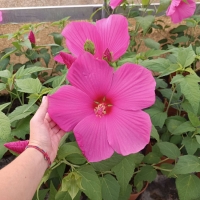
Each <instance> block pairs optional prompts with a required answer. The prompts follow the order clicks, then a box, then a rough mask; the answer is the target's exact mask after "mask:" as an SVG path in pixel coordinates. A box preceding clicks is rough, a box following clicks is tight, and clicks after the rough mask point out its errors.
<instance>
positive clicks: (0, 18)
mask: <svg viewBox="0 0 200 200" xmlns="http://www.w3.org/2000/svg"><path fill="white" fill-rule="evenodd" d="M2 21H3V15H2V12H1V11H0V22H2Z"/></svg>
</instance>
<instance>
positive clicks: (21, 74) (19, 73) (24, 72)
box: [15, 66, 50, 79]
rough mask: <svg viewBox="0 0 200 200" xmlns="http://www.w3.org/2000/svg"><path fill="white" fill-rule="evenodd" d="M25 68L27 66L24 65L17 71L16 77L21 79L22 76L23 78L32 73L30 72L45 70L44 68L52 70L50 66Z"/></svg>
mask: <svg viewBox="0 0 200 200" xmlns="http://www.w3.org/2000/svg"><path fill="white" fill-rule="evenodd" d="M24 68H25V66H22V67H20V68H19V70H18V71H17V72H16V74H15V77H16V78H17V79H20V78H22V77H24V76H27V75H30V74H32V73H35V72H40V71H43V70H50V68H46V67H37V66H34V67H29V68H26V69H24Z"/></svg>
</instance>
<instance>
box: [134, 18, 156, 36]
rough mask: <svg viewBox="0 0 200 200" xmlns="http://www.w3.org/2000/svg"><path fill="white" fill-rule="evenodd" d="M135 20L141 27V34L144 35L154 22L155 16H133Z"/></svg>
mask: <svg viewBox="0 0 200 200" xmlns="http://www.w3.org/2000/svg"><path fill="white" fill-rule="evenodd" d="M135 20H136V22H137V23H139V25H140V26H141V27H142V29H143V34H144V35H145V34H146V33H147V31H148V29H149V28H150V26H151V24H152V23H153V22H154V20H155V17H154V16H153V15H147V16H145V17H135Z"/></svg>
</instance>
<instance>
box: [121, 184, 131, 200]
mask: <svg viewBox="0 0 200 200" xmlns="http://www.w3.org/2000/svg"><path fill="white" fill-rule="evenodd" d="M131 192H132V185H128V186H127V188H126V191H125V192H124V193H121V192H120V193H119V200H122V199H123V200H125V199H129V198H130V194H131Z"/></svg>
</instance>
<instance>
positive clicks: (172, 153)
mask: <svg viewBox="0 0 200 200" xmlns="http://www.w3.org/2000/svg"><path fill="white" fill-rule="evenodd" d="M157 145H158V147H159V148H160V151H161V153H162V154H163V155H165V156H167V157H168V158H171V159H176V158H178V157H179V156H180V155H181V152H180V150H179V149H178V147H177V146H176V145H174V144H172V143H170V142H159V143H157Z"/></svg>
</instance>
